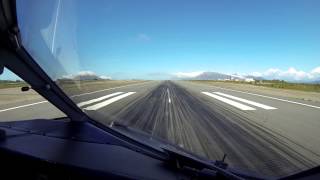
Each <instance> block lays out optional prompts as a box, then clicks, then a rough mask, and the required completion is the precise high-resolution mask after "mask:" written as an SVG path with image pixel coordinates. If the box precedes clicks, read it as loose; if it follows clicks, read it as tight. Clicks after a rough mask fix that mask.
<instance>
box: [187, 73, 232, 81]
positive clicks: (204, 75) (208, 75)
mask: <svg viewBox="0 0 320 180" xmlns="http://www.w3.org/2000/svg"><path fill="white" fill-rule="evenodd" d="M192 79H193V80H224V79H231V76H230V75H227V74H222V73H217V72H203V73H201V74H199V75H198V76H196V77H194V78H192Z"/></svg>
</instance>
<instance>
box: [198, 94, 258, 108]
mask: <svg viewBox="0 0 320 180" xmlns="http://www.w3.org/2000/svg"><path fill="white" fill-rule="evenodd" d="M202 93H203V94H205V95H207V96H210V97H213V98H215V99H217V100H219V101H222V102H224V103H227V104H229V105H231V106H234V107H236V108H238V109H241V110H243V111H252V110H256V109H255V108H252V107H250V106H247V105H244V104H241V103H238V102H236V101H233V100H230V99H227V98H224V97H221V96H218V95H216V94H212V93H209V92H202Z"/></svg>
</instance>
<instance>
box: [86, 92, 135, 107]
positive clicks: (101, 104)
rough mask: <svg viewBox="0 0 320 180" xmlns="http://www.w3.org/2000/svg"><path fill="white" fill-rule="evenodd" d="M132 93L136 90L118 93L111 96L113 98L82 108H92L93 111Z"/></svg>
mask: <svg viewBox="0 0 320 180" xmlns="http://www.w3.org/2000/svg"><path fill="white" fill-rule="evenodd" d="M134 93H136V92H128V93H125V94H122V95H120V96H116V97H113V98H111V99H108V100H106V101H103V102H101V103H98V104H95V105H92V106H89V107H86V108H84V109H85V110H94V111H95V110H97V109H100V108H103V107H105V106H107V105H109V104H111V103H113V102H116V101H119V100H120V99H122V98H125V97H127V96H130V95H131V94H134Z"/></svg>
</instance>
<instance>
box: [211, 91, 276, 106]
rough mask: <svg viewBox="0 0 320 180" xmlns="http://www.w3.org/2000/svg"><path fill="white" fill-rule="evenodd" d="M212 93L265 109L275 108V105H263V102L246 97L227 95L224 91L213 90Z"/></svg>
mask: <svg viewBox="0 0 320 180" xmlns="http://www.w3.org/2000/svg"><path fill="white" fill-rule="evenodd" d="M213 93H215V94H218V95H221V96H224V97H227V98H230V99H234V100H237V101H240V102H244V103H247V104H250V105H253V106H257V107H260V108H262V109H266V110H271V109H277V108H275V107H271V106H267V105H264V104H261V103H257V102H254V101H250V100H247V99H243V98H239V97H236V96H232V95H229V94H224V93H221V92H213Z"/></svg>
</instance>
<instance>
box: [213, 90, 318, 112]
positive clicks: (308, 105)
mask: <svg viewBox="0 0 320 180" xmlns="http://www.w3.org/2000/svg"><path fill="white" fill-rule="evenodd" d="M212 87H215V88H219V89H224V90H227V91H234V92H239V93H244V94H250V95H254V96H259V97H264V98H268V99H273V100H278V101H283V102H288V103H292V104H298V105H302V106H307V107H312V108H316V109H320V106H314V105H310V104H304V103H300V102H295V101H290V100H286V99H280V98H275V97H271V96H265V95H261V94H255V93H250V92H245V91H238V90H233V89H227V88H222V87H218V86H212Z"/></svg>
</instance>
